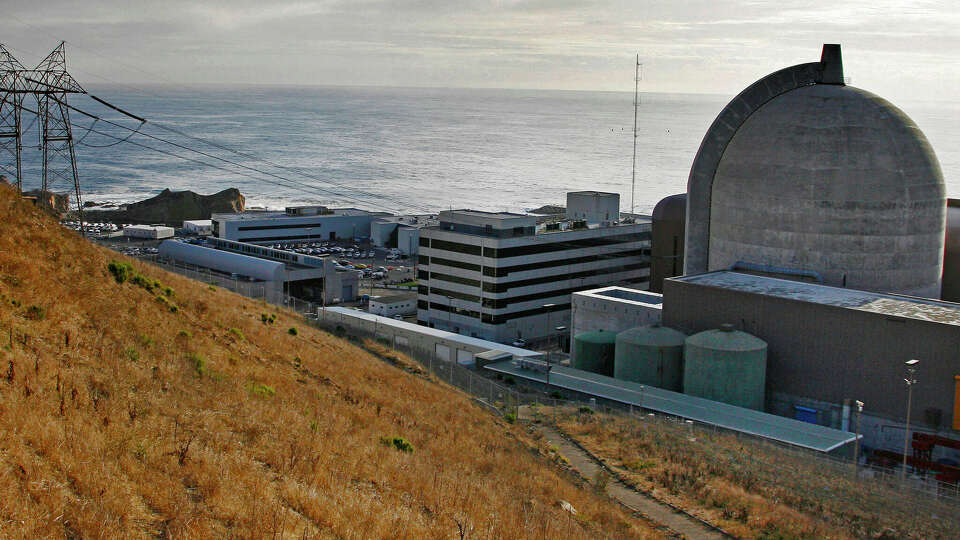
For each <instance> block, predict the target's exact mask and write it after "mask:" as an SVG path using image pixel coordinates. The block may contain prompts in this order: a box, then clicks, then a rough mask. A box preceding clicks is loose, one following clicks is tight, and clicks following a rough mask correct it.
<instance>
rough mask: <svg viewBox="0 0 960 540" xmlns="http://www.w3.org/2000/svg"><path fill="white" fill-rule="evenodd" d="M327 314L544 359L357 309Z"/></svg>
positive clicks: (329, 310) (333, 309)
mask: <svg viewBox="0 0 960 540" xmlns="http://www.w3.org/2000/svg"><path fill="white" fill-rule="evenodd" d="M324 309H325V311H326V312H327V313H337V314H340V315H341V316H344V317H355V318H357V319H363V320H366V321H371V322H373V321H376V322H377V323H379V325H380V326H392V327H394V328H398V329H401V330H406V331H409V332H416V333H419V334H423V335H425V336H432V337H435V338H441V339H446V340H449V341H455V342H458V343H463V344H464V345H472V346H474V347H480V348H483V349H484V350H491V349H496V350H499V351H504V352H508V353H510V354H512V355H514V356H519V357H527V358H530V357H534V358H536V357H542V356H543V354H542V353H538V352H536V351H531V350H527V349H521V348H519V347H512V346H510V345H503V344H502V343H495V342H493V341H487V340H485V339H479V338H475V337H469V336H461V335H460V334H455V333H453V332H446V331H444V330H437V329H436V328H430V327H427V326H420V325H419V324H414V323H408V322H405V321H398V320H396V319H393V318H390V317H381V316H379V315H373V314H371V313H366V312H364V311H358V310H356V309H349V308H343V307H328V308H324Z"/></svg>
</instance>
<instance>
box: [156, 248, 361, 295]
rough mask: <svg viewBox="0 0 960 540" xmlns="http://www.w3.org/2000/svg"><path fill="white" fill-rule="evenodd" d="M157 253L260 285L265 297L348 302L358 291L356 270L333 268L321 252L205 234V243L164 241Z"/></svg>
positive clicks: (165, 257)
mask: <svg viewBox="0 0 960 540" xmlns="http://www.w3.org/2000/svg"><path fill="white" fill-rule="evenodd" d="M159 256H160V257H162V258H164V259H167V260H170V261H173V262H175V263H177V264H181V265H191V266H193V267H198V268H203V269H205V270H206V271H208V272H212V273H217V274H222V275H224V276H229V277H232V278H234V279H236V280H244V281H249V282H256V283H259V284H261V285H262V289H263V295H264V297H265V298H266V299H267V301H269V302H273V303H279V302H282V300H283V298H285V297H288V296H291V297H294V298H299V299H302V300H308V301H314V302H320V303H324V302H325V303H328V304H332V303H337V302H352V301H354V300H356V299H357V294H358V292H359V289H360V287H359V285H360V276H359V272H355V271H349V270H342V269H338V268H337V267H336V265H334V264H333V262H332V261H331V260H330V259H329V258H326V257H312V256H309V255H300V254H297V253H292V252H289V251H283V250H278V249H272V248H267V247H264V246H258V245H255V244H247V243H244V242H233V241H230V240H223V239H218V238H210V239H209V240H208V243H207V245H204V246H201V245H195V244H188V243H186V242H177V241H174V240H166V241H164V242H162V243H161V244H160V247H159Z"/></svg>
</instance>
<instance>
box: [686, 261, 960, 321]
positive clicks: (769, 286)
mask: <svg viewBox="0 0 960 540" xmlns="http://www.w3.org/2000/svg"><path fill="white" fill-rule="evenodd" d="M668 281H680V282H684V283H692V284H696V285H704V286H707V287H717V288H721V289H731V290H736V291H742V292H748V293H753V294H760V295H765V296H774V297H778V298H786V299H789V300H797V301H799V302H809V303H813V304H824V305H829V306H837V307H841V308H846V309H854V310H858V311H868V312H871V313H880V314H883V315H889V316H895V317H904V318H907V319H916V320H921V321H929V322H935V323H940V324H949V325H953V326H960V304H956V303H953V302H945V301H942V300H936V299H933V298H919V297H915V296H905V295H900V294H889V293H877V292H869V291H858V290H855V289H843V288H839V287H830V286H827V285H820V284H817V283H804V282H799V281H790V280H786V279H777V278H772V277H767V276H756V275H751V274H742V273H739V272H732V271H729V270H718V271H715V272H707V273H705V274H697V275H692V276H682V277H676V278H669V279H668Z"/></svg>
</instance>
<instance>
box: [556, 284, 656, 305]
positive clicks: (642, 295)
mask: <svg viewBox="0 0 960 540" xmlns="http://www.w3.org/2000/svg"><path fill="white" fill-rule="evenodd" d="M574 294H575V295H578V296H588V297H591V298H600V299H604V300H614V301H617V302H623V303H624V304H633V305H643V306H650V305H656V306H659V305H661V304H663V295H662V294H658V293H654V292H649V291H640V290H637V289H628V288H626V287H617V286H612V287H603V288H600V289H593V290H590V291H580V292H577V293H574Z"/></svg>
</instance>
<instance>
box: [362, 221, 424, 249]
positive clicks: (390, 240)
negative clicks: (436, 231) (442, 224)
mask: <svg viewBox="0 0 960 540" xmlns="http://www.w3.org/2000/svg"><path fill="white" fill-rule="evenodd" d="M435 225H437V220H436V218H435V217H433V216H429V215H419V216H387V217H381V218H377V219H375V220H374V221H373V222H372V223H371V224H370V243H371V244H373V245H374V246H375V247H387V248H397V249H398V250H400V253H403V254H404V255H407V256H415V255H417V253H418V251H419V248H420V229H422V228H423V227H431V226H435Z"/></svg>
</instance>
